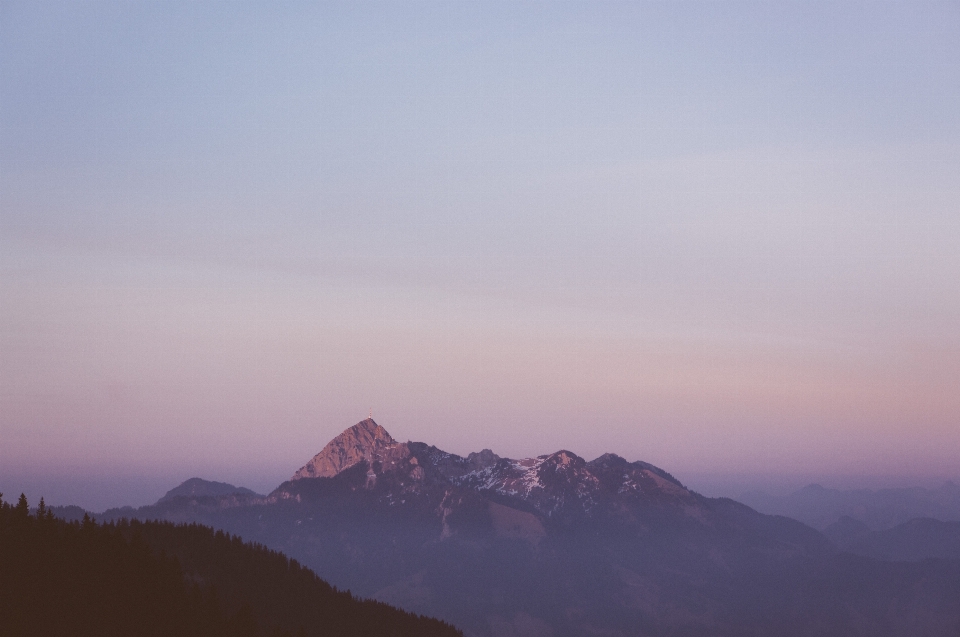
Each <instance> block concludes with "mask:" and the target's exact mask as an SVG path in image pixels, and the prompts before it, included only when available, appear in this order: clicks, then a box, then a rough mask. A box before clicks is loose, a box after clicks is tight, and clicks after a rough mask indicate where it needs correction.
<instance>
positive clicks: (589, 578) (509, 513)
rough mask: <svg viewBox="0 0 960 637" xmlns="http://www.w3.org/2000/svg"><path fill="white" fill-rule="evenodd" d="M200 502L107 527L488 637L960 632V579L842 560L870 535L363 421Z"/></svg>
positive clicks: (626, 471) (614, 471) (567, 458)
mask: <svg viewBox="0 0 960 637" xmlns="http://www.w3.org/2000/svg"><path fill="white" fill-rule="evenodd" d="M205 484H206V483H202V482H201V483H194V487H190V488H186V489H181V487H178V488H177V489H174V490H172V491H171V492H170V493H169V494H168V496H169V497H167V496H165V497H164V498H162V499H161V500H160V501H159V502H157V504H155V505H151V506H148V507H141V508H140V509H137V510H133V509H119V510H112V511H108V512H106V513H105V514H103V516H101V517H103V518H105V519H116V518H120V517H128V518H129V517H136V518H140V519H163V520H169V521H178V522H201V523H204V524H209V525H211V526H214V527H217V528H221V529H225V530H227V531H229V532H231V533H235V534H238V535H240V536H242V537H243V538H245V539H246V540H251V541H256V542H260V543H263V544H264V545H266V546H269V547H271V548H274V549H277V550H281V551H283V552H285V553H287V554H288V555H291V556H292V557H295V558H297V559H298V560H300V561H301V562H303V563H304V564H306V565H308V566H310V567H311V568H313V569H314V570H315V571H316V572H317V573H318V574H320V575H321V576H322V577H324V578H325V579H328V580H329V581H331V583H333V584H334V585H336V586H338V587H340V588H349V589H350V590H352V591H354V592H355V593H358V594H360V595H363V596H373V597H375V598H377V599H380V600H383V601H386V602H388V603H391V604H395V605H398V606H400V607H402V608H404V609H407V610H410V611H413V612H417V613H424V614H428V615H432V616H438V617H441V618H443V619H445V620H447V621H450V622H451V623H453V624H455V625H457V626H458V627H461V628H462V629H464V631H465V633H466V634H467V635H471V636H478V637H479V636H496V637H501V636H503V637H507V636H513V635H524V636H526V635H530V636H537V635H543V636H556V637H561V636H565V635H569V636H574V635H609V636H617V635H620V636H624V637H627V636H639V635H678V634H683V635H721V636H722V635H730V636H739V635H788V636H789V635H818V636H819V635H880V634H882V635H914V634H927V635H957V634H958V631H960V561H957V560H952V559H937V560H925V561H917V562H889V561H884V560H882V559H876V558H875V557H867V556H865V555H857V554H853V553H851V552H849V550H848V551H847V552H843V553H841V552H839V551H840V549H839V548H838V546H837V545H838V543H839V542H838V540H837V539H836V538H839V537H840V536H841V535H843V533H847V535H849V536H850V537H851V538H853V539H851V542H850V543H849V544H847V545H845V547H851V546H854V544H855V543H856V542H859V541H862V540H863V538H864V537H865V536H864V535H863V534H862V533H861V532H862V531H863V529H862V528H860V527H856V524H855V523H854V525H853V527H856V528H852V527H851V528H849V529H846V530H844V529H835V530H837V534H836V537H835V538H834V539H833V540H831V539H828V537H827V536H826V535H824V534H822V533H820V532H818V531H816V530H815V529H813V528H810V527H809V526H806V525H804V524H802V523H800V522H798V521H796V520H793V519H790V518H788V517H783V516H771V515H764V514H761V513H758V512H757V511H755V510H753V509H751V508H749V507H747V506H745V505H743V504H740V503H738V502H735V501H733V500H729V499H724V498H706V497H703V496H701V495H699V494H697V493H695V492H693V491H690V490H689V489H687V488H686V487H685V486H684V485H683V484H681V483H680V482H679V481H678V480H677V479H676V478H674V477H673V476H672V475H670V474H669V473H668V472H666V471H664V470H662V469H660V468H658V467H655V466H653V465H651V464H648V463H645V462H628V461H627V460H625V459H623V458H621V457H619V456H617V455H615V454H605V455H603V456H600V457H599V458H597V459H595V460H592V461H586V460H585V459H583V458H580V457H579V456H577V455H576V454H574V453H571V452H569V451H565V450H561V451H557V452H555V453H551V454H546V455H542V456H538V457H535V458H525V459H510V458H503V457H500V456H498V455H497V454H495V453H494V452H492V451H490V450H484V451H481V452H478V453H472V454H469V455H468V456H466V457H462V456H458V455H455V454H451V453H447V452H444V451H442V450H440V449H438V448H436V447H434V446H431V445H428V444H426V443H422V442H399V441H397V440H395V439H393V438H392V437H391V436H390V434H389V433H387V431H386V430H385V429H383V428H382V427H380V426H379V425H378V424H377V423H375V422H374V421H373V420H372V419H368V420H364V421H362V422H360V423H357V424H356V425H354V426H353V427H350V428H348V429H347V430H346V431H344V432H343V433H342V434H340V435H339V436H337V437H336V438H334V439H333V440H331V441H330V442H329V443H328V444H327V445H326V446H325V447H324V448H323V449H322V450H321V451H320V452H319V453H318V454H317V455H316V456H314V457H313V458H312V459H310V460H309V461H308V462H307V463H306V464H305V465H304V466H303V467H301V468H300V469H299V470H297V471H296V472H294V474H293V475H292V477H291V479H290V480H289V481H287V482H284V483H283V484H281V485H280V486H279V487H277V488H276V489H275V490H274V491H273V492H272V493H270V494H268V495H266V496H259V495H255V494H252V493H248V492H243V491H240V490H237V489H234V488H232V487H231V488H230V489H229V491H230V493H224V492H222V487H219V486H218V487H217V489H221V491H220V492H217V493H209V492H207V493H205V492H203V489H205V488H206V487H204V485H205ZM181 486H183V485H181ZM225 486H229V485H225ZM194 488H195V490H193V489H194ZM178 489H180V490H179V491H178ZM838 519H839V518H838ZM848 526H849V525H848ZM920 526H923V525H922V524H921V525H920ZM924 528H925V527H924ZM867 531H868V532H870V533H872V532H873V531H872V530H871V529H870V528H869V527H868V528H867ZM921 531H922V532H927V531H925V530H923V529H921ZM931 533H933V534H934V535H936V534H937V533H940V531H939V530H934V531H932V532H931ZM941 535H942V534H941ZM844 537H846V536H844ZM931 537H932V536H931ZM944 537H947V538H949V530H948V531H947V532H946V535H945V536H944ZM946 542H947V544H949V542H950V540H949V539H947V540H946ZM950 555H951V554H950V553H949V551H945V552H944V553H943V557H950ZM899 556H900V554H899V553H895V557H896V558H898V559H899Z"/></svg>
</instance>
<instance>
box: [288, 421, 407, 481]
mask: <svg viewBox="0 0 960 637" xmlns="http://www.w3.org/2000/svg"><path fill="white" fill-rule="evenodd" d="M397 446H399V443H398V442H397V441H396V440H394V439H393V437H392V436H391V435H390V434H388V433H387V430H386V429H384V428H383V427H381V426H380V425H378V424H377V423H375V422H374V421H373V419H372V418H368V419H367V420H363V421H361V422H359V423H357V424H356V425H354V426H353V427H350V428H349V429H347V430H346V431H344V432H343V433H342V434H340V435H339V436H337V437H336V438H334V439H333V440H331V441H330V442H329V443H327V446H325V447H324V448H323V449H322V450H321V451H320V453H318V454H317V455H315V456H314V457H313V458H311V459H310V462H308V463H307V464H305V465H304V466H302V467H300V469H299V470H297V472H296V473H295V474H293V477H292V478H290V479H291V480H300V479H301V478H332V477H333V476H335V475H337V474H338V473H340V472H341V471H343V470H344V469H347V468H349V467H352V466H353V465H355V464H357V463H358V462H360V461H361V460H366V461H367V462H372V461H373V460H374V459H375V458H381V456H382V454H384V453H385V452H387V451H388V450H391V449H395V448H396V447H397Z"/></svg>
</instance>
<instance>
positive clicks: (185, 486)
mask: <svg viewBox="0 0 960 637" xmlns="http://www.w3.org/2000/svg"><path fill="white" fill-rule="evenodd" d="M223 495H253V496H257V495H260V494H258V493H256V492H255V491H252V490H250V489H247V488H245V487H235V486H233V485H232V484H227V483H226V482H212V481H210V480H202V479H200V478H190V479H189V480H185V481H184V482H182V483H180V484H179V485H178V486H176V487H174V488H173V489H170V490H169V491H167V493H166V494H165V495H164V496H163V497H162V498H160V499H159V500H158V501H157V503H158V504H159V503H161V502H166V501H167V500H172V499H173V498H180V497H184V498H191V497H198V496H200V497H202V496H223Z"/></svg>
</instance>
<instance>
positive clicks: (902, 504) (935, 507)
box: [740, 482, 960, 531]
mask: <svg viewBox="0 0 960 637" xmlns="http://www.w3.org/2000/svg"><path fill="white" fill-rule="evenodd" d="M740 501H741V502H743V503H745V504H747V505H749V506H751V507H753V508H754V509H756V510H757V511H760V512H762V513H767V514H769V515H785V516H788V517H791V518H793V519H795V520H800V521H801V522H803V523H804V524H808V525H809V526H812V527H813V528H815V529H826V528H827V527H828V526H830V525H831V524H834V523H835V522H837V521H838V520H840V518H843V517H848V518H851V519H853V520H859V521H860V522H863V523H864V524H865V525H866V526H867V528H869V529H871V530H874V531H883V530H886V529H891V528H893V527H895V526H898V525H900V524H903V523H905V522H908V521H909V520H912V519H914V518H934V519H937V520H941V521H945V522H960V486H957V485H956V484H954V483H953V482H946V483H945V484H943V486H941V487H940V488H938V489H923V488H920V487H913V488H908V489H877V490H871V489H851V490H839V489H827V488H825V487H822V486H820V485H819V484H811V485H809V486H806V487H804V488H803V489H800V490H799V491H796V492H794V493H791V494H789V495H786V496H779V497H778V496H773V495H770V494H768V493H764V492H762V491H753V492H750V493H745V494H743V495H742V496H741V497H740Z"/></svg>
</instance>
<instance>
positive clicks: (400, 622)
mask: <svg viewBox="0 0 960 637" xmlns="http://www.w3.org/2000/svg"><path fill="white" fill-rule="evenodd" d="M0 496H2V494H0ZM0 634H3V635H13V636H20V635H23V636H26V635H44V636H46V635H98V636H103V637H107V636H112V635H117V636H118V637H119V636H136V635H143V636H153V635H156V636H158V637H159V636H169V635H178V636H184V637H189V636H191V635H197V636H198V637H199V636H201V635H202V636H212V637H215V636H218V635H223V636H228V635H229V636H238V637H240V636H250V637H255V636H261V635H262V636H265V637H266V636H269V637H280V636H283V635H290V636H294V635H296V636H298V637H299V636H303V637H312V636H317V637H320V636H327V635H330V636H333V635H337V636H351V635H352V636H356V637H361V636H363V637H366V636H373V635H377V636H396V637H405V636H408V635H409V636H411V637H413V636H415V635H416V636H431V635H436V636H437V637H441V636H444V637H446V636H449V637H453V636H455V635H459V634H460V633H459V631H457V630H456V629H454V628H453V627H451V626H449V625H448V624H445V623H442V622H440V621H437V620H435V619H430V618H426V617H422V616H418V615H414V614H410V613H405V612H403V611H400V610H397V609H395V608H393V607H391V606H388V605H386V604H383V603H380V602H375V601H369V600H358V599H355V598H353V596H352V595H351V594H350V593H349V592H345V591H338V590H336V589H335V588H333V587H331V586H330V585H329V584H327V583H326V582H324V581H323V580H321V579H320V578H318V577H317V576H316V575H315V574H314V573H313V572H312V571H310V570H308V569H306V568H303V567H301V566H300V565H299V564H297V563H296V562H295V561H293V560H290V559H288V558H286V557H285V556H284V555H282V554H281V553H278V552H275V551H269V550H267V549H265V548H263V547H262V546H258V545H251V544H245V543H244V542H243V541H242V540H241V539H240V538H238V537H235V536H233V537H232V536H230V535H229V534H224V533H223V532H214V531H213V530H212V529H210V528H207V527H203V526H199V525H179V526H177V525H174V524H171V523H165V522H139V521H131V522H128V521H120V522H117V523H112V524H97V523H96V522H94V521H93V520H91V519H90V518H85V519H84V520H83V521H82V522H65V521H62V520H58V519H56V518H54V517H53V515H52V514H51V513H50V511H49V510H47V509H46V507H44V506H43V502H42V500H41V505H40V506H39V507H38V508H37V509H36V511H35V512H31V510H30V508H29V505H28V503H27V500H26V498H24V497H23V496H21V497H20V500H19V502H18V504H17V505H16V506H11V505H10V504H6V503H3V502H2V499H0Z"/></svg>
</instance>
